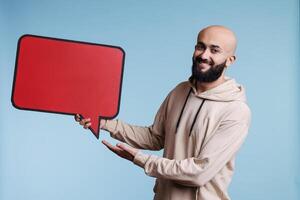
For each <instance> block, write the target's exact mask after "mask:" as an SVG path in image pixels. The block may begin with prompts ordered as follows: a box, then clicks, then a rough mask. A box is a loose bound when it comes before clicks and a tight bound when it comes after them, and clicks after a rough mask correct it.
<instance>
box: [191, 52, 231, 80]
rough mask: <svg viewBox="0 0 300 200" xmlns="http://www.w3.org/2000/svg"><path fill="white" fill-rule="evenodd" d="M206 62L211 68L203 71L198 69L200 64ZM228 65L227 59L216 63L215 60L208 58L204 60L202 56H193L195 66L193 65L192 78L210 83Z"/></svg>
mask: <svg viewBox="0 0 300 200" xmlns="http://www.w3.org/2000/svg"><path fill="white" fill-rule="evenodd" d="M201 63H206V64H208V65H210V68H209V69H208V70H207V71H205V72H201V71H200V70H198V64H201ZM225 67H226V60H225V61H224V62H223V63H221V64H219V65H215V64H214V62H213V61H211V62H208V61H207V60H203V59H201V58H200V57H196V58H195V59H194V58H193V66H192V78H193V79H195V80H197V81H199V82H202V83H203V82H204V83H210V82H214V81H216V80H217V79H218V78H219V77H220V76H221V75H222V73H223V71H224V69H225Z"/></svg>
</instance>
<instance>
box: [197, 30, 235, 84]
mask: <svg viewBox="0 0 300 200" xmlns="http://www.w3.org/2000/svg"><path fill="white" fill-rule="evenodd" d="M235 49H236V37H235V35H234V33H233V32H232V31H230V30H229V29H227V28H225V27H223V26H210V27H207V28H205V29H203V30H202V31H201V32H200V33H199V35H198V39H197V44H196V46H195V51H194V54H193V67H192V76H193V77H194V78H195V79H196V80H197V81H199V82H213V81H215V80H217V79H218V78H220V76H222V75H223V74H224V73H223V72H224V69H225V68H226V67H228V66H230V65H231V64H232V63H233V62H234V61H235V56H234V53H235Z"/></svg>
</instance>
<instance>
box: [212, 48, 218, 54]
mask: <svg viewBox="0 0 300 200" xmlns="http://www.w3.org/2000/svg"><path fill="white" fill-rule="evenodd" d="M211 52H212V53H213V54H216V53H219V50H217V49H211Z"/></svg>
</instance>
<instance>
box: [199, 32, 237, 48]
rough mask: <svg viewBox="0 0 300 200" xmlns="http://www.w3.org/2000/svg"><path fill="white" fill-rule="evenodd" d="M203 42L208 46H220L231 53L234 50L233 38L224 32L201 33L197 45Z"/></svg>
mask: <svg viewBox="0 0 300 200" xmlns="http://www.w3.org/2000/svg"><path fill="white" fill-rule="evenodd" d="M199 42H202V43H204V44H205V45H207V46H212V45H215V46H219V47H220V48H221V49H224V50H225V51H230V50H231V48H232V43H233V42H234V41H232V36H231V35H230V34H229V33H227V32H226V31H224V30H218V29H208V30H203V31H201V32H200V33H199V35H198V38H197V43H199Z"/></svg>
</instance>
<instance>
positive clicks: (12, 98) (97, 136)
mask: <svg viewBox="0 0 300 200" xmlns="http://www.w3.org/2000/svg"><path fill="white" fill-rule="evenodd" d="M25 37H35V38H42V39H48V40H58V41H64V42H73V43H79V44H88V45H96V46H103V47H109V48H116V49H119V50H121V52H122V53H123V58H122V70H121V79H120V88H119V102H118V108H117V112H116V114H115V115H113V116H112V117H104V116H98V124H99V126H98V130H96V131H94V130H93V129H92V128H89V129H90V130H91V131H92V133H93V134H94V135H95V137H96V138H97V139H99V132H100V119H113V118H115V117H116V116H117V115H118V114H119V112H120V104H121V96H122V95H121V94H122V84H123V75H124V65H125V55H126V54H125V51H124V50H123V49H122V48H121V47H119V46H113V45H107V44H97V43H91V42H83V41H76V40H69V39H61V38H54V37H46V36H39V35H32V34H24V35H22V36H21V37H20V38H19V39H18V45H17V51H16V60H15V70H14V78H13V85H12V93H11V103H12V105H13V106H14V107H15V108H17V109H19V110H28V111H38V112H47V113H55V114H65V115H74V116H75V115H76V114H80V113H64V112H55V111H51V110H39V109H30V108H22V107H20V106H18V105H17V104H16V103H15V102H14V94H15V86H16V83H15V82H16V77H17V71H18V58H19V50H20V44H21V41H22V39H23V38H25ZM80 116H81V114H80ZM81 117H83V116H81Z"/></svg>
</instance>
